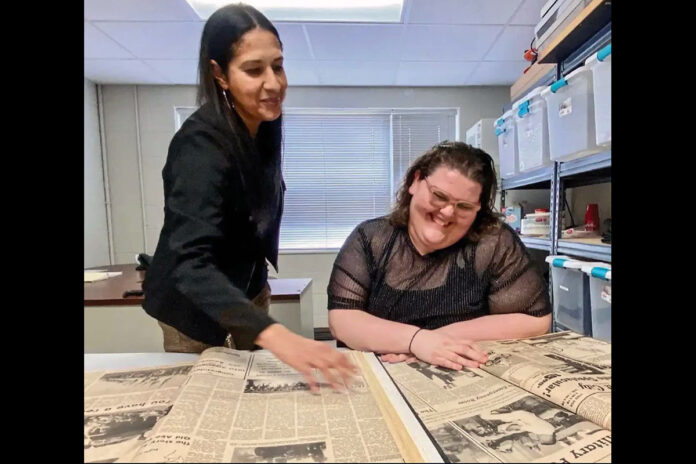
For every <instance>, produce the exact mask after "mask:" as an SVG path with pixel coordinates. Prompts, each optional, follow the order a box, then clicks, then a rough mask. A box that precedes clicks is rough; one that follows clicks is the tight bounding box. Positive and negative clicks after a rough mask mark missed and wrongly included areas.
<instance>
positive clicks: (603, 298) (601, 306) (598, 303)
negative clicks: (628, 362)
mask: <svg viewBox="0 0 696 464" xmlns="http://www.w3.org/2000/svg"><path fill="white" fill-rule="evenodd" d="M582 271H583V272H584V273H585V274H587V275H588V276H589V282H590V314H591V318H592V336H593V337H594V338H598V339H600V340H604V341H605V342H610V343H611V264H606V263H590V264H587V265H585V266H582Z"/></svg>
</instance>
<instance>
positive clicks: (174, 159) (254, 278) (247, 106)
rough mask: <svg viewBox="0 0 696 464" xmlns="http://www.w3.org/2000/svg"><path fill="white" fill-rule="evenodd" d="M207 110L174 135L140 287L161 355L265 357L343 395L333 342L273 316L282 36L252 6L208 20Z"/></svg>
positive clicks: (203, 85)
mask: <svg viewBox="0 0 696 464" xmlns="http://www.w3.org/2000/svg"><path fill="white" fill-rule="evenodd" d="M198 71H199V87H198V103H199V104H200V105H201V106H200V108H199V109H198V111H196V112H195V113H194V114H193V115H191V117H189V118H188V119H187V120H186V121H185V122H184V124H183V125H182V126H181V129H180V130H179V131H178V132H177V133H176V134H175V135H174V138H173V139H172V141H171V144H170V145H169V153H168V155H167V162H166V164H165V166H164V169H163V170H162V178H163V180H164V199H165V202H164V203H165V205H164V226H163V227H162V231H161V233H160V238H159V242H158V243H157V249H156V251H155V255H154V257H153V260H152V264H151V265H150V267H149V269H148V271H147V276H146V278H145V281H144V283H143V289H144V291H145V300H144V302H143V308H144V309H145V311H146V312H147V313H148V314H149V315H151V316H152V317H154V318H156V319H158V320H159V321H160V326H161V327H162V331H163V334H164V349H165V351H177V352H194V353H195V352H201V351H203V350H204V349H206V348H208V347H210V346H222V345H224V346H228V347H230V348H237V349H244V350H248V349H252V348H254V345H258V346H260V347H262V348H265V349H268V350H269V351H271V352H272V353H273V354H274V355H275V356H277V357H278V358H279V359H280V360H281V361H283V362H285V363H287V364H289V365H290V366H292V367H293V368H295V369H297V370H298V371H299V372H301V373H302V374H304V375H305V377H306V379H307V380H308V382H309V383H310V386H311V387H312V389H313V390H316V387H317V386H316V381H315V379H314V378H313V376H312V369H313V368H318V369H321V371H322V373H323V375H324V377H325V378H326V379H327V380H328V381H329V382H330V383H331V384H332V386H334V387H337V386H338V383H339V377H343V379H344V380H347V379H348V378H349V377H350V375H351V372H353V366H352V365H351V364H350V362H349V360H348V358H347V357H346V356H345V355H343V354H342V353H340V352H338V351H337V350H335V349H333V348H331V347H329V346H328V345H326V344H325V343H322V342H319V341H315V340H309V339H307V338H304V337H302V336H300V335H297V334H295V333H293V332H291V331H289V330H288V329H286V328H285V327H284V326H282V325H280V324H279V323H277V322H275V321H274V320H273V319H272V318H271V317H270V316H269V315H268V307H269V305H270V297H271V295H270V287H269V285H268V282H267V278H268V269H267V264H266V260H267V259H268V261H269V262H270V263H271V264H272V265H273V266H274V267H275V268H276V269H277V267H278V266H277V263H278V242H279V235H280V221H281V215H282V212H283V196H284V190H285V184H284V182H283V178H282V174H281V170H280V166H281V159H280V157H281V153H280V150H281V141H282V117H281V112H282V103H283V100H284V99H285V91H286V89H287V85H288V84H287V79H286V77H285V71H284V69H283V52H282V43H281V41H280V37H279V36H278V31H277V30H276V28H275V27H274V26H273V24H271V22H270V21H269V20H268V19H267V18H266V17H265V16H264V15H263V14H261V13H260V12H259V11H258V10H256V9H254V8H253V7H251V6H248V5H244V4H232V5H228V6H225V7H223V8H220V9H219V10H217V11H216V12H215V13H213V15H212V16H211V17H210V18H209V19H208V21H207V22H206V24H205V27H204V29H203V36H202V38H201V47H200V58H199V64H198Z"/></svg>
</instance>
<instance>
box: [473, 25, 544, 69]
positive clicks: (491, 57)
mask: <svg viewBox="0 0 696 464" xmlns="http://www.w3.org/2000/svg"><path fill="white" fill-rule="evenodd" d="M533 38H534V28H533V27H532V26H508V27H506V28H505V30H504V31H503V33H502V34H500V37H498V39H497V40H496V41H495V44H494V45H493V47H492V48H491V50H490V51H489V52H488V53H487V54H486V56H485V57H484V59H485V60H486V61H515V60H522V59H524V51H525V50H526V49H528V48H529V47H530V46H531V45H532V39H533Z"/></svg>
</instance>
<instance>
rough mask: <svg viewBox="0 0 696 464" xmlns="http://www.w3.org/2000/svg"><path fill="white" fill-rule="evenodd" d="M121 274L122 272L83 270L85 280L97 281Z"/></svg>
mask: <svg viewBox="0 0 696 464" xmlns="http://www.w3.org/2000/svg"><path fill="white" fill-rule="evenodd" d="M121 274H123V273H122V272H104V271H85V282H97V281H99V280H105V279H108V278H109V277H116V276H119V275H121Z"/></svg>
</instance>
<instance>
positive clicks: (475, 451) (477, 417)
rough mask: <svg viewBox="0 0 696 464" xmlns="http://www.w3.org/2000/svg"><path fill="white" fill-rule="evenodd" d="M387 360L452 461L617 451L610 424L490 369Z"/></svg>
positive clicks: (583, 456) (573, 457)
mask: <svg viewBox="0 0 696 464" xmlns="http://www.w3.org/2000/svg"><path fill="white" fill-rule="evenodd" d="M383 364H384V367H385V368H386V369H387V371H388V372H389V374H390V375H391V376H392V378H393V379H394V381H395V382H396V384H397V386H398V387H399V389H400V390H401V391H402V393H403V394H404V396H405V397H406V399H407V400H408V402H409V404H411V406H412V407H413V408H414V410H415V411H416V413H417V414H418V417H419V418H420V419H421V421H422V422H423V423H424V425H425V427H426V428H427V429H428V431H429V433H430V434H431V436H432V438H433V439H434V440H435V441H436V442H437V444H438V446H439V447H440V449H441V452H442V454H443V455H444V456H445V459H446V461H447V462H535V461H538V462H553V461H554V459H557V460H558V461H559V462H599V461H606V460H608V459H610V458H611V431H609V430H606V429H604V428H602V427H600V426H599V425H597V424H595V423H594V422H592V421H589V420H587V419H585V418H584V417H581V416H579V415H577V414H573V413H572V412H570V411H568V410H566V409H564V408H561V407H559V406H558V405H556V404H554V403H553V402H551V401H549V400H547V399H545V398H541V397H539V396H536V395H534V394H531V393H529V392H527V391H525V390H524V389H522V388H520V387H518V386H516V385H513V384H511V383H509V382H507V381H504V380H501V379H499V378H497V377H496V376H495V375H492V374H491V373H488V372H486V371H484V370H483V369H470V368H466V367H465V368H462V369H461V370H460V371H456V370H451V369H446V368H442V367H437V366H433V365H430V364H427V363H424V362H420V361H416V362H409V363H395V364H390V363H383ZM582 450H584V451H582ZM552 457H553V458H552Z"/></svg>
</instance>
